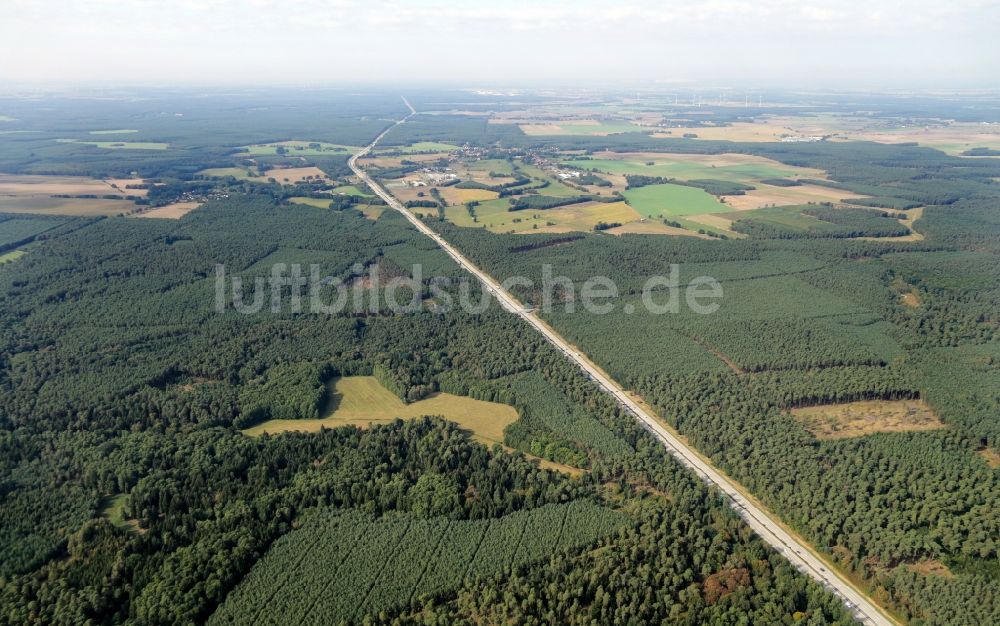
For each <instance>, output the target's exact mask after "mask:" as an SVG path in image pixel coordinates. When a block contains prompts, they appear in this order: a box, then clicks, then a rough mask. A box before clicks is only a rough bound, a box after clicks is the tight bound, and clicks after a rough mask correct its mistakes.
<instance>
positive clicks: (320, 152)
mask: <svg viewBox="0 0 1000 626" xmlns="http://www.w3.org/2000/svg"><path fill="white" fill-rule="evenodd" d="M279 148H280V149H282V150H283V152H284V154H286V155H289V156H329V155H334V154H347V153H349V152H355V151H356V150H357V149H358V148H357V146H344V145H340V144H335V143H325V142H322V141H297V140H296V141H277V142H274V143H265V144H255V145H251V146H243V147H242V148H240V152H238V153H236V154H235V155H234V156H239V155H240V154H250V155H254V156H274V155H277V154H279Z"/></svg>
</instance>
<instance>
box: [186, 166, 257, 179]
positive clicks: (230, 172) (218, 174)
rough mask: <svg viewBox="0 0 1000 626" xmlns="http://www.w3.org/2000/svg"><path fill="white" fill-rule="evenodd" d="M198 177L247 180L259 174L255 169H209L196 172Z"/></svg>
mask: <svg viewBox="0 0 1000 626" xmlns="http://www.w3.org/2000/svg"><path fill="white" fill-rule="evenodd" d="M198 175H199V176H211V177H213V178H225V177H226V176H232V177H233V178H238V179H241V180H247V179H251V178H255V177H257V176H259V175H260V174H259V173H258V172H257V168H247V167H210V168H208V169H204V170H201V171H200V172H198Z"/></svg>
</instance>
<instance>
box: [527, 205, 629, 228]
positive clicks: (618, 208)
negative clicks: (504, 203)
mask: <svg viewBox="0 0 1000 626" xmlns="http://www.w3.org/2000/svg"><path fill="white" fill-rule="evenodd" d="M519 213H530V214H531V216H524V217H525V218H527V219H525V220H524V221H523V222H522V223H519V224H514V225H513V226H514V231H515V232H518V233H538V232H543V233H544V232H553V233H563V232H574V231H591V230H593V229H594V226H596V225H597V224H598V223H599V222H605V223H608V224H611V223H614V222H618V223H619V224H627V223H629V222H636V221H639V220H640V219H642V216H641V215H639V213H637V212H636V211H635V209H633V208H632V207H630V206H629V205H627V204H625V203H624V202H582V203H580V204H571V205H568V206H562V207H558V208H555V209H547V210H544V211H517V212H516V213H513V214H510V215H517V214H519ZM535 216H537V217H535ZM550 222H551V224H549V223H550ZM535 224H537V225H538V228H535Z"/></svg>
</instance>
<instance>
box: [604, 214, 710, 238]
mask: <svg viewBox="0 0 1000 626" xmlns="http://www.w3.org/2000/svg"><path fill="white" fill-rule="evenodd" d="M604 232H606V233H610V234H612V235H628V234H632V235H680V236H685V237H700V238H702V239H710V237H709V236H708V235H703V234H701V233H698V232H695V231H693V230H687V229H684V228H676V227H674V226H667V225H666V224H664V223H663V222H660V221H658V220H648V219H647V220H642V221H638V222H631V223H629V224H624V225H622V226H616V227H615V228H610V229H608V230H606V231H604Z"/></svg>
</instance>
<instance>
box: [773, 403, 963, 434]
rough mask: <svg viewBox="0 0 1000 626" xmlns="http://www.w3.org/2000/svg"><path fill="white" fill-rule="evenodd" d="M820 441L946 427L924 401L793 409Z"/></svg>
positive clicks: (793, 412)
mask: <svg viewBox="0 0 1000 626" xmlns="http://www.w3.org/2000/svg"><path fill="white" fill-rule="evenodd" d="M791 413H792V415H794V416H795V418H796V419H798V420H799V421H801V422H802V424H803V425H804V426H805V427H806V429H807V430H808V431H809V432H811V433H812V434H814V435H815V436H816V438H817V439H847V438H850V437H862V436H864V435H870V434H872V433H895V432H911V431H925V430H937V429H939V428H944V424H943V423H942V422H941V420H940V419H938V417H937V416H936V415H934V412H933V411H931V409H930V407H929V406H927V404H926V403H925V402H921V401H920V400H866V401H859V402H849V403H846V404H833V405H822V406H811V407H803V408H798V409H792V411H791Z"/></svg>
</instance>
